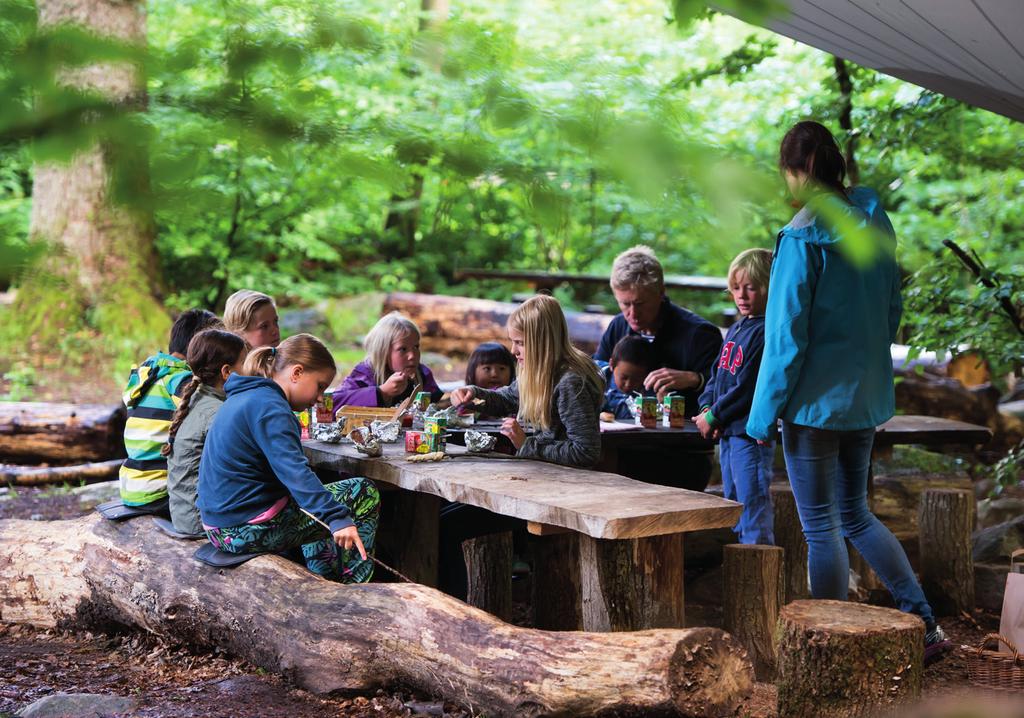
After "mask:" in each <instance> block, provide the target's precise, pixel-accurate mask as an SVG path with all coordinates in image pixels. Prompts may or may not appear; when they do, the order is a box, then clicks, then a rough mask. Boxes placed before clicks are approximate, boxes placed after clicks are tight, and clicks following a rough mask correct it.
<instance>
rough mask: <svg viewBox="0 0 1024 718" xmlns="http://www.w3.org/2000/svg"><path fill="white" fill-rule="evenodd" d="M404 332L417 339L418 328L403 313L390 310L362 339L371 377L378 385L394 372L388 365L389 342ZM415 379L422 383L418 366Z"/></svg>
mask: <svg viewBox="0 0 1024 718" xmlns="http://www.w3.org/2000/svg"><path fill="white" fill-rule="evenodd" d="M406 334H412V335H413V336H415V337H416V339H417V340H419V338H420V329H419V327H417V326H416V323H415V322H413V321H412V320H411V319H409V318H408V317H407V316H405V315H404V314H401V313H400V312H391V313H390V314H385V315H384V316H383V317H381V318H380V319H379V320H377V323H376V324H374V325H373V329H371V330H370V332H369V334H367V335H366V339H365V340H364V341H363V347H364V348H365V349H366V361H367V362H368V363H369V364H370V368H371V369H373V377H374V379H375V380H376V382H377V384H378V386H379V385H381V384H383V383H384V382H386V381H387V380H388V377H389V376H391V374H392V373H393V372H394V369H392V368H391V367H390V366H388V356H389V355H390V354H391V344H392V343H393V342H394V341H395V340H396V339H398V338H399V337H403V336H405V335H406ZM416 380H417V382H418V383H420V384H422V383H423V372H421V371H420V369H419V367H417V368H416Z"/></svg>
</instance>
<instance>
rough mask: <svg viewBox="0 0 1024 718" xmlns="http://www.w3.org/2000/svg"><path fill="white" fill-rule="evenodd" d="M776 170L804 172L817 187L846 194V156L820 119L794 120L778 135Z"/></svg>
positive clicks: (842, 195)
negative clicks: (782, 133)
mask: <svg viewBox="0 0 1024 718" xmlns="http://www.w3.org/2000/svg"><path fill="white" fill-rule="evenodd" d="M779 170H780V171H782V172H785V171H786V170H789V171H790V172H804V173H806V174H807V176H808V177H810V178H811V180H812V181H813V182H814V183H815V184H816V185H818V186H819V187H821V188H824V189H827V190H831V191H832V192H835V193H836V194H838V195H839V196H841V197H843V198H845V197H846V184H845V182H846V160H845V159H843V152H842V150H840V149H839V144H838V143H837V142H836V138H835V137H833V136H832V133H831V132H829V131H828V128H827V127H825V126H824V125H823V124H821V123H820V122H813V121H811V120H805V121H804V122H797V123H796V124H795V125H793V127H792V128H790V130H789V132H787V133H786V135H785V136H784V137H783V138H782V144H781V145H780V147H779Z"/></svg>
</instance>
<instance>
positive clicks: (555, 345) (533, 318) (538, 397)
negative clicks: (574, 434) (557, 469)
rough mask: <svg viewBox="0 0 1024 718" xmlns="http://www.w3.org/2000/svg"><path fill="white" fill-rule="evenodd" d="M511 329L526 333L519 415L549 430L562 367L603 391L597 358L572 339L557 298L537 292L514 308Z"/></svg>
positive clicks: (524, 337) (510, 317)
mask: <svg viewBox="0 0 1024 718" xmlns="http://www.w3.org/2000/svg"><path fill="white" fill-rule="evenodd" d="M508 326H509V328H510V329H512V330H514V331H517V332H519V333H521V334H522V335H523V352H524V356H523V369H522V371H521V372H520V373H519V418H520V419H522V420H524V421H531V422H534V423H536V424H539V425H540V426H541V427H542V428H543V429H550V428H551V425H552V423H553V420H554V417H553V416H552V412H551V396H552V394H554V391H555V383H556V381H557V379H558V377H559V375H560V371H559V370H561V369H565V370H568V371H572V372H574V373H576V374H579V375H580V376H581V377H583V379H585V380H586V381H589V382H590V383H592V384H593V385H594V386H595V387H597V389H598V391H599V392H601V391H603V390H604V380H603V379H602V378H601V374H600V373H599V372H598V370H597V366H596V365H595V364H594V361H593V360H592V359H591V358H590V357H589V356H587V355H586V354H584V353H583V352H581V351H580V350H579V349H577V348H576V347H574V346H573V345H572V343H571V342H570V341H569V326H568V324H566V322H565V314H564V313H562V306H561V305H560V304H559V303H558V300H557V299H555V298H554V297H550V296H546V295H543V294H538V295H537V296H534V297H530V298H529V299H527V300H526V301H525V302H523V303H522V304H520V305H519V306H518V307H516V308H515V310H513V312H512V313H511V314H510V315H509V317H508Z"/></svg>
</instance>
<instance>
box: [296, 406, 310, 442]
mask: <svg viewBox="0 0 1024 718" xmlns="http://www.w3.org/2000/svg"><path fill="white" fill-rule="evenodd" d="M295 418H297V419H298V420H299V427H301V428H300V431H301V434H300V436H299V438H300V439H302V440H303V441H306V440H307V439H309V409H303V410H302V411H297V412H295Z"/></svg>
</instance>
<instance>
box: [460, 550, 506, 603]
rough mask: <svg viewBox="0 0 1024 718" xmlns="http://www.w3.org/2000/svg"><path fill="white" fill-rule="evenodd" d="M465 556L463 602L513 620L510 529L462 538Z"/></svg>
mask: <svg viewBox="0 0 1024 718" xmlns="http://www.w3.org/2000/svg"><path fill="white" fill-rule="evenodd" d="M462 555H463V556H464V557H465V559H466V576H467V579H468V593H467V595H466V603H468V604H469V605H470V606H475V607H477V608H479V609H481V610H484V611H487V612H488V613H490V614H491V615H492V616H497V617H498V618H500V619H501V620H503V621H506V622H507V621H511V620H512V532H511V531H504V532H502V533H497V534H490V535H489V536H480V537H478V538H474V539H468V540H466V541H463V542H462Z"/></svg>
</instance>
